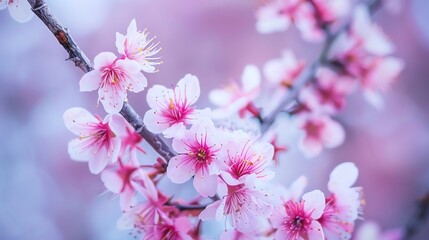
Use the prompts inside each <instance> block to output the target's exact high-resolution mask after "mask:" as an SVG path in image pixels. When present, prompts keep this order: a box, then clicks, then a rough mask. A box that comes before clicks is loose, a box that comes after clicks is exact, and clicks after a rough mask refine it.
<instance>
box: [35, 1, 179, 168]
mask: <svg viewBox="0 0 429 240" xmlns="http://www.w3.org/2000/svg"><path fill="white" fill-rule="evenodd" d="M28 2H29V3H30V5H31V7H32V10H33V12H34V14H36V16H37V17H39V18H40V20H42V22H43V23H44V24H45V25H46V26H47V27H48V28H49V30H50V31H51V32H52V33H53V34H54V36H55V38H56V39H57V40H58V42H59V43H60V44H61V45H62V46H63V48H64V49H65V50H66V51H67V53H68V54H69V57H68V59H67V60H71V61H73V62H74V64H75V66H76V67H78V68H80V69H82V71H84V72H85V73H87V72H90V71H92V70H93V68H92V66H91V62H90V61H89V59H88V58H87V57H86V55H85V53H84V52H83V51H82V50H81V49H80V48H79V46H78V45H77V44H76V43H75V41H74V40H73V38H72V36H71V35H70V33H69V32H68V30H67V28H65V27H64V26H62V25H61V24H60V22H59V21H58V20H57V19H56V18H55V16H54V15H53V14H52V13H51V11H50V10H49V7H48V5H47V4H46V2H45V1H44V0H28ZM120 114H121V115H122V116H123V117H124V118H125V119H126V120H127V121H128V122H129V123H130V124H131V125H132V126H133V127H134V129H135V130H136V132H137V133H138V134H140V135H141V136H142V137H143V138H144V139H145V140H146V141H147V142H148V143H149V145H150V146H151V147H152V148H153V149H155V151H156V152H157V153H158V154H159V155H160V156H161V157H163V158H164V159H165V160H166V161H167V162H168V161H170V159H171V158H172V157H174V156H175V155H176V153H175V152H174V151H173V150H172V149H171V148H170V147H169V146H168V145H167V144H165V142H164V141H163V140H162V138H161V137H160V136H159V135H156V134H153V133H152V132H150V131H149V130H148V129H147V128H146V126H145V125H144V124H143V121H142V118H141V117H140V116H139V115H138V114H137V113H136V111H135V110H134V109H133V108H132V107H131V105H130V104H129V103H127V102H124V106H123V107H122V109H121V111H120Z"/></svg>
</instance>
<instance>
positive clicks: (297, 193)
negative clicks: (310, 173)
mask: <svg viewBox="0 0 429 240" xmlns="http://www.w3.org/2000/svg"><path fill="white" fill-rule="evenodd" d="M307 182H308V180H307V178H306V177H305V176H301V177H299V178H298V179H296V180H295V181H294V182H293V183H292V184H291V186H290V188H289V191H290V193H291V195H292V199H293V200H294V201H298V200H299V198H300V197H301V195H302V193H303V192H304V189H305V187H307Z"/></svg>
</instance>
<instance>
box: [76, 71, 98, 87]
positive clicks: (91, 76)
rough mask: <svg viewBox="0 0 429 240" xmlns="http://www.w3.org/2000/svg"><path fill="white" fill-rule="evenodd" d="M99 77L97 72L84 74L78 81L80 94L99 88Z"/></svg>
mask: <svg viewBox="0 0 429 240" xmlns="http://www.w3.org/2000/svg"><path fill="white" fill-rule="evenodd" d="M100 83H101V75H100V72H99V71H97V70H93V71H91V72H87V73H85V75H83V77H82V78H81V79H80V81H79V87H80V91H81V92H91V91H94V90H97V89H98V88H99V87H100Z"/></svg>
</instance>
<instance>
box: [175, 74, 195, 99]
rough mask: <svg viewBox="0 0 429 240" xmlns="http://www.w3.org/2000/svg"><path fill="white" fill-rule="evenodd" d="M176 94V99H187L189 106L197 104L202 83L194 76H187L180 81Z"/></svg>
mask: <svg viewBox="0 0 429 240" xmlns="http://www.w3.org/2000/svg"><path fill="white" fill-rule="evenodd" d="M174 92H175V94H176V98H178V99H183V100H184V99H186V102H187V103H188V104H189V105H191V104H193V103H195V102H196V101H197V100H198V98H199V97H200V83H199V82H198V78H197V77H195V76H194V75H191V74H187V75H186V76H185V77H183V78H182V79H180V80H179V82H178V83H177V86H176V88H175V89H174Z"/></svg>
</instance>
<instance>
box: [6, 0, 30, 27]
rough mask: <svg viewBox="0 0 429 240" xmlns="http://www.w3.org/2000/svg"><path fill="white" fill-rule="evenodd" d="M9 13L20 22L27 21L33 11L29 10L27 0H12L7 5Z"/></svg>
mask: <svg viewBox="0 0 429 240" xmlns="http://www.w3.org/2000/svg"><path fill="white" fill-rule="evenodd" d="M9 13H10V15H11V16H12V17H13V18H14V19H15V20H16V21H17V22H20V23H24V22H28V21H30V20H31V18H33V16H34V13H33V11H31V6H30V4H29V3H28V1H25V0H21V1H17V0H15V1H13V2H12V4H10V5H9Z"/></svg>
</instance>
